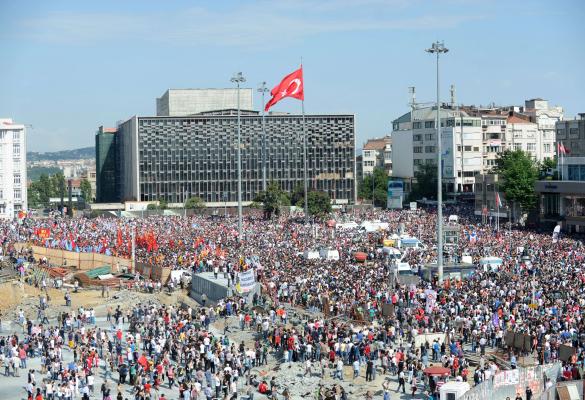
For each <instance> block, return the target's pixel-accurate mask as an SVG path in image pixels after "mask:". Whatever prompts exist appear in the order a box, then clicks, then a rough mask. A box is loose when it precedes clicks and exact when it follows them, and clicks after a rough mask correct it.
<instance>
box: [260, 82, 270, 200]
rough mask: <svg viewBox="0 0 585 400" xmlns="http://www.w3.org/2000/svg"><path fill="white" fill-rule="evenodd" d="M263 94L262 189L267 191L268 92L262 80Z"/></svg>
mask: <svg viewBox="0 0 585 400" xmlns="http://www.w3.org/2000/svg"><path fill="white" fill-rule="evenodd" d="M258 92H260V93H261V94H262V190H263V191H264V192H266V121H265V114H266V112H265V111H264V94H265V93H267V92H268V88H267V87H266V82H262V83H261V84H260V87H259V88H258Z"/></svg>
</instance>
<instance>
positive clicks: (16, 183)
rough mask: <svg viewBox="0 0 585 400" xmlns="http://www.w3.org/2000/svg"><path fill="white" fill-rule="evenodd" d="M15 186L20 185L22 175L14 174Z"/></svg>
mask: <svg viewBox="0 0 585 400" xmlns="http://www.w3.org/2000/svg"><path fill="white" fill-rule="evenodd" d="M14 184H15V185H20V174H14Z"/></svg>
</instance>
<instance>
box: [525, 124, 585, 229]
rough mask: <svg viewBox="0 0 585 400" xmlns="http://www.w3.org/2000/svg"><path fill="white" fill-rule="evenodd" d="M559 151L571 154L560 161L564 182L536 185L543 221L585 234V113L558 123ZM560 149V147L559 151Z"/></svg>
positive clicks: (543, 182) (545, 181) (539, 183)
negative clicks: (561, 145)
mask: <svg viewBox="0 0 585 400" xmlns="http://www.w3.org/2000/svg"><path fill="white" fill-rule="evenodd" d="M556 141H557V144H556V146H555V147H557V146H558V145H559V144H560V143H562V144H563V146H564V147H565V148H566V149H567V154H565V155H562V156H561V157H560V162H559V164H560V170H561V171H560V172H561V173H560V179H558V180H542V181H539V182H537V183H536V192H537V194H538V199H539V214H540V220H541V221H542V222H544V223H547V222H548V223H550V224H551V225H553V224H556V223H557V221H561V225H562V228H563V229H564V230H566V231H569V232H580V233H583V232H585V113H582V114H579V117H578V118H575V119H573V120H564V121H558V122H557V123H556ZM557 148H558V147H557Z"/></svg>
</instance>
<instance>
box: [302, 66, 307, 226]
mask: <svg viewBox="0 0 585 400" xmlns="http://www.w3.org/2000/svg"><path fill="white" fill-rule="evenodd" d="M302 72H303V57H301V73H302ZM304 80H305V75H304V74H303V92H304V90H305V88H304ZM301 111H302V113H303V122H302V123H303V181H304V182H303V185H304V188H305V224H308V223H309V193H308V183H307V126H306V121H305V96H304V95H303V99H302V100H301Z"/></svg>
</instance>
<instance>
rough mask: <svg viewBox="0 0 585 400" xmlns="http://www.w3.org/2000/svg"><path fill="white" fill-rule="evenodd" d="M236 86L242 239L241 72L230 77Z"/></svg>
mask: <svg viewBox="0 0 585 400" xmlns="http://www.w3.org/2000/svg"><path fill="white" fill-rule="evenodd" d="M230 81H231V82H232V83H235V84H236V86H237V88H238V241H239V242H241V241H242V144H241V129H240V128H241V127H240V124H241V121H240V84H241V83H244V82H246V78H244V75H242V73H241V72H238V73H237V74H235V75H234V76H233V77H232V79H230Z"/></svg>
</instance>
